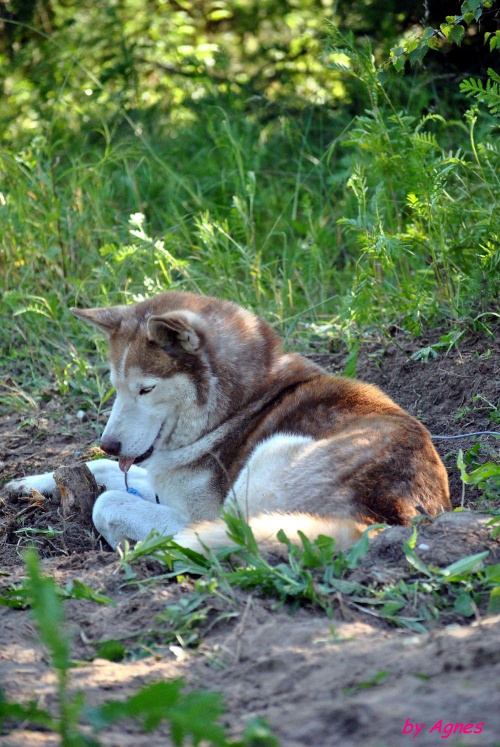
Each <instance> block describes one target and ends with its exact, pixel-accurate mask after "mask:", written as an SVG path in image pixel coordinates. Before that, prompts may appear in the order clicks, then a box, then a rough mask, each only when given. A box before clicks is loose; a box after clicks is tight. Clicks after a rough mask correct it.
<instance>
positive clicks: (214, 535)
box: [174, 511, 367, 553]
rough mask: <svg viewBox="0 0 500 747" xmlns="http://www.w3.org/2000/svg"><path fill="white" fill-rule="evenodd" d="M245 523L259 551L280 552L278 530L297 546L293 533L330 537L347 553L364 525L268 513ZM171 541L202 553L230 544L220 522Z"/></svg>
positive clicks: (198, 526) (191, 529) (339, 519)
mask: <svg viewBox="0 0 500 747" xmlns="http://www.w3.org/2000/svg"><path fill="white" fill-rule="evenodd" d="M248 524H249V526H250V528H251V530H252V532H253V535H254V537H255V540H256V541H257V543H258V544H259V547H261V548H262V549H263V550H273V551H274V550H281V551H283V550H284V549H285V548H284V545H283V543H282V542H280V541H279V540H278V539H277V537H276V535H277V533H278V531H279V530H280V529H282V530H283V531H284V532H285V534H286V536H287V537H288V539H289V540H290V541H291V542H294V543H300V539H299V537H298V534H297V532H298V531H301V532H303V533H304V534H305V536H306V537H307V538H308V539H309V540H311V541H314V540H315V539H316V538H317V537H318V536H319V535H320V534H324V535H326V536H327V537H333V538H334V540H335V542H336V548H337V549H338V550H347V549H348V548H349V547H351V545H353V544H354V543H355V542H357V541H358V539H359V538H360V537H361V535H362V533H363V531H364V530H365V529H366V527H367V525H366V524H362V523H360V522H356V521H354V520H353V519H346V518H342V517H336V516H316V515H313V514H307V513H280V512H278V511H276V512H270V513H261V514H258V516H252V517H250V519H249V520H248ZM174 540H175V541H176V542H177V543H178V544H179V545H182V546H183V547H188V548H189V549H191V550H196V552H201V553H202V552H203V551H204V548H203V545H204V546H205V547H208V548H209V549H211V550H216V549H217V548H220V547H230V546H231V545H232V544H233V542H232V541H231V540H230V539H229V537H228V536H227V525H226V523H225V521H224V520H223V519H217V520H215V521H203V522H201V523H199V524H194V525H193V526H191V527H188V528H187V529H183V530H181V531H180V532H178V533H177V534H176V535H175V537H174Z"/></svg>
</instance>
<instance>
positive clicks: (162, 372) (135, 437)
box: [71, 292, 280, 472]
mask: <svg viewBox="0 0 500 747" xmlns="http://www.w3.org/2000/svg"><path fill="white" fill-rule="evenodd" d="M71 311H72V312H73V314H75V316H77V317H79V318H80V319H83V320H84V321H86V322H89V323H90V324H93V325H95V326H97V327H98V328H99V329H101V330H102V331H104V332H105V333H106V334H107V335H108V338H109V347H110V374H111V383H112V384H113V386H114V387H115V389H116V400H115V402H114V404H113V408H112V411H111V415H110V417H109V420H108V423H107V425H106V428H105V429H104V432H103V435H102V440H101V446H102V448H103V450H104V451H106V452H107V453H108V454H112V455H115V456H118V457H119V462H120V468H121V469H122V470H123V471H125V472H126V471H127V470H128V469H130V466H131V465H132V464H133V463H137V464H138V463H140V462H144V461H146V460H147V459H149V458H150V457H151V455H152V454H153V451H154V449H155V448H157V447H158V446H159V445H160V444H164V443H165V442H167V441H169V440H172V442H173V445H174V446H183V445H186V444H188V443H192V442H193V441H195V440H196V439H197V438H199V437H200V436H201V435H202V434H203V433H205V432H207V431H208V430H210V428H212V427H214V426H215V425H217V424H218V422H221V421H222V420H223V419H224V417H226V416H227V414H228V412H230V411H231V410H234V409H238V405H241V404H242V403H244V401H245V400H247V401H248V400H249V399H250V398H251V397H252V396H253V395H254V394H255V392H256V391H257V390H258V389H259V388H260V386H261V385H262V380H263V377H264V378H265V372H266V371H267V370H269V368H270V365H271V363H272V360H273V358H274V356H275V353H276V351H277V350H279V347H280V343H279V338H278V337H277V336H276V335H275V334H274V332H273V331H272V330H271V329H270V327H269V326H268V325H267V324H266V323H265V322H263V321H262V320H260V319H258V318H257V317H255V316H254V315H253V314H251V313H250V312H247V311H244V310H243V309H241V308H239V307H238V306H235V305H234V304H232V303H228V302H223V301H219V300H217V299H212V298H208V297H205V296H196V295H194V294H189V293H177V292H170V293H164V294H161V295H159V296H155V297H153V298H152V299H149V300H148V301H143V302H141V303H137V304H133V305H131V306H113V307H109V308H99V309H71Z"/></svg>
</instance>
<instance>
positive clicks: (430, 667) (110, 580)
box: [0, 334, 500, 747]
mask: <svg viewBox="0 0 500 747" xmlns="http://www.w3.org/2000/svg"><path fill="white" fill-rule="evenodd" d="M438 337H439V334H436V335H435V336H434V337H432V336H430V337H429V338H428V339H424V340H419V341H418V342H415V341H412V340H410V339H406V338H404V337H401V336H399V337H398V338H397V339H396V342H397V346H396V345H394V344H392V343H389V344H387V345H385V344H384V345H381V343H380V341H375V340H374V341H368V342H367V344H366V346H365V347H364V349H362V351H361V352H360V356H359V361H358V376H359V378H362V379H365V380H367V381H370V382H373V383H376V384H378V385H380V386H381V387H382V388H383V389H385V390H386V391H387V392H388V393H389V394H390V395H391V396H392V397H393V398H394V399H395V400H396V401H397V402H398V403H399V404H401V405H402V406H403V407H405V408H406V409H407V410H408V411H409V412H411V413H412V414H414V415H416V416H417V417H419V418H420V419H421V420H422V422H424V424H425V425H426V426H427V427H428V428H429V430H430V431H431V433H434V434H443V435H453V434H456V433H459V432H464V433H468V432H471V431H475V430H499V426H498V425H497V424H495V423H493V422H492V421H491V420H489V419H488V417H489V414H490V412H491V408H488V407H483V404H484V402H483V400H476V402H475V403H474V402H473V397H474V396H475V395H481V397H483V398H484V399H485V400H488V401H489V402H491V403H493V404H494V405H496V406H498V391H499V388H500V376H499V363H498V338H496V339H492V338H488V337H484V336H482V337H474V336H469V337H467V338H465V337H464V338H462V339H461V340H460V343H459V347H458V348H454V349H452V350H450V351H449V353H448V354H447V355H445V354H444V353H443V352H440V353H439V357H438V358H437V359H432V358H431V359H430V360H429V362H428V363H424V362H422V361H414V360H410V359H409V357H408V356H410V355H411V354H412V353H414V352H415V351H416V350H417V349H419V348H422V347H425V346H426V345H428V344H429V343H431V342H433V341H435V340H437V339H438ZM403 351H404V352H403ZM313 357H314V358H315V360H317V361H318V362H320V363H322V365H324V366H325V367H327V368H329V369H330V370H333V371H337V372H338V371H340V370H342V367H343V361H344V359H345V351H339V352H337V353H332V354H321V355H315V356H313ZM74 409H75V412H73V405H72V403H71V402H70V403H69V404H67V403H64V402H61V401H60V400H52V401H51V402H49V403H48V404H46V405H45V407H44V408H43V410H41V411H40V412H37V413H34V414H33V415H26V413H23V414H17V413H15V414H7V415H4V416H2V417H1V419H0V441H1V444H2V446H1V447H0V469H1V472H0V478H1V479H2V482H4V481H7V480H8V479H11V478H13V477H16V476H20V475H23V474H30V473H36V472H42V471H47V470H49V469H53V468H54V467H56V466H58V465H59V464H62V463H65V464H70V463H72V462H73V463H74V462H79V461H83V460H85V459H86V458H90V457H91V456H92V453H94V452H93V450H94V448H95V443H96V434H97V433H98V432H99V428H100V426H101V424H102V423H103V422H104V420H105V418H104V417H103V418H101V419H97V418H95V417H94V416H92V415H90V414H89V415H88V416H87V418H86V419H85V420H84V421H83V422H80V421H79V420H78V419H77V417H76V409H77V407H75V408H74ZM61 410H64V413H63V414H62V415H61ZM461 412H463V413H464V414H463V415H462V416H461V417H457V414H459V413H461ZM101 421H102V423H101ZM478 440H480V441H481V442H482V443H484V444H485V446H484V449H485V450H490V452H491V456H492V457H494V456H495V449H498V442H497V441H496V440H495V439H493V438H485V437H480V438H479V439H478ZM471 444H472V440H471V439H465V438H464V439H457V440H454V441H436V446H437V448H438V450H439V452H440V454H441V455H442V457H443V459H444V460H445V464H446V465H447V467H448V470H449V474H450V484H451V488H452V500H453V503H454V505H455V506H457V505H459V504H460V502H461V500H462V486H461V483H460V479H459V475H458V470H457V469H456V454H457V452H458V449H459V448H462V449H467V448H468V447H469V446H470V445H471ZM485 453H486V451H485ZM449 455H451V456H450V457H449V458H447V457H448V456H449ZM496 456H497V458H498V453H497V454H496ZM1 499H2V501H3V504H2V507H1V509H2V518H1V527H0V567H1V569H2V570H3V571H4V572H6V573H8V574H9V575H5V576H2V577H1V579H0V581H1V584H2V585H7V584H10V583H17V582H18V581H19V580H20V579H21V578H22V575H23V567H22V565H21V560H20V552H21V551H22V548H23V547H24V546H25V545H26V544H27V542H28V541H33V542H35V544H36V545H37V547H38V550H39V552H40V554H41V555H42V556H43V557H44V558H45V559H44V570H45V571H46V572H48V573H51V574H53V575H54V576H55V577H56V579H57V581H58V582H59V583H60V584H62V585H65V584H66V583H67V582H69V581H72V580H74V579H78V580H80V581H82V582H83V583H86V584H88V585H89V586H91V587H92V588H94V589H98V590H101V591H103V592H104V593H105V594H107V595H108V596H110V597H111V598H112V599H113V600H114V602H115V605H114V606H101V605H98V604H95V603H94V602H91V601H83V600H74V599H71V600H68V601H66V602H65V608H66V615H67V620H68V630H69V632H70V633H71V637H72V640H73V657H74V659H75V660H78V661H80V662H82V663H83V664H82V665H81V666H78V667H76V668H75V669H74V670H73V671H72V679H71V682H72V687H74V688H75V689H81V690H83V691H84V692H85V694H86V697H87V700H88V702H89V703H90V704H97V703H99V702H102V701H103V700H104V699H109V698H120V697H125V696H127V695H130V694H132V693H133V692H135V691H136V690H137V689H138V688H139V687H141V686H142V685H144V684H146V683H148V682H153V681H157V680H159V679H164V678H168V679H170V678H173V677H178V676H182V677H184V678H185V679H186V680H187V682H188V684H189V686H190V687H192V688H203V689H210V690H217V691H221V692H223V693H224V695H225V699H226V703H227V706H228V713H227V717H226V722H227V724H228V726H229V728H230V731H231V733H232V734H233V736H236V735H237V734H240V733H241V730H242V728H243V725H244V723H245V721H246V720H247V719H248V718H250V717H252V716H257V715H258V716H262V717H264V718H266V719H267V720H268V722H269V723H270V725H271V727H272V728H273V730H274V731H275V732H276V734H277V736H278V737H279V738H280V739H281V742H282V744H283V745H287V746H288V745H290V746H291V747H299V745H306V744H308V745H309V744H314V745H321V746H323V745H324V746H325V747H329V745H343V746H344V745H345V746H346V747H350V746H351V745H353V746H354V745H360V744H363V745H368V746H373V747H377V746H379V745H391V747H392V745H395V746H396V747H397V746H398V745H406V744H409V743H410V742H412V741H413V740H412V735H404V734H403V733H402V729H403V726H404V724H405V721H406V719H407V718H409V719H410V721H411V722H413V723H414V722H419V723H420V724H421V723H425V724H426V726H425V727H424V729H423V730H422V732H421V734H420V735H419V736H418V737H417V739H416V740H415V742H416V743H418V744H421V745H437V744H441V743H442V735H440V733H439V732H437V731H434V732H433V733H432V734H430V733H429V730H430V728H431V727H432V726H433V725H434V724H435V723H436V722H439V720H440V719H442V723H443V725H444V724H446V723H450V722H453V723H463V724H468V723H474V724H478V723H482V722H484V727H483V730H482V733H481V734H479V735H477V734H462V735H458V734H456V735H452V736H451V737H450V738H449V739H448V740H447V742H448V743H449V744H453V745H456V746H457V747H458V745H493V744H495V740H496V739H497V738H498V734H499V733H500V714H499V713H498V708H497V703H498V682H499V681H500V653H499V647H498V640H499V634H500V616H496V617H494V616H491V615H490V616H488V615H487V614H486V613H485V612H484V611H483V610H480V611H479V615H478V616H477V617H476V618H472V621H471V619H469V621H468V622H467V624H463V623H464V619H463V618H461V619H460V618H459V617H458V616H457V615H453V614H450V615H448V616H446V615H445V616H443V618H442V619H440V620H439V621H437V622H436V624H435V626H433V627H432V626H431V629H430V632H429V633H425V634H415V633H412V632H408V631H404V630H401V629H397V628H394V627H390V626H389V625H388V624H387V622H386V621H384V620H380V619H378V618H376V617H369V616H368V615H366V614H364V613H363V612H361V611H358V610H356V608H354V607H353V606H349V605H347V604H345V603H342V600H341V599H340V600H339V602H338V604H336V605H335V609H334V617H333V618H328V617H326V615H324V614H323V613H321V612H318V610H317V609H313V608H307V607H305V608H301V609H299V610H298V611H296V612H295V613H294V614H291V612H290V610H289V609H288V608H287V607H281V608H278V607H277V605H276V600H274V599H268V598H264V597H261V596H259V595H258V594H253V595H251V596H249V595H248V594H246V593H243V592H241V591H238V590H235V592H234V594H235V597H234V600H233V603H232V606H231V612H232V613H234V614H233V617H231V618H226V619H222V620H220V621H219V622H217V623H216V622H215V620H216V618H217V617H218V613H219V612H224V611H227V608H226V607H225V605H224V603H223V602H222V601H217V600H215V601H214V609H213V610H212V611H211V613H210V616H209V619H208V620H207V622H206V623H205V624H204V628H203V629H204V630H206V631H207V632H206V635H205V636H204V637H203V641H202V643H201V645H200V646H199V647H198V649H195V650H183V649H182V648H180V647H179V646H176V645H172V644H171V643H168V644H167V643H162V630H163V631H164V632H165V631H167V628H166V627H165V623H161V622H159V621H157V620H156V618H157V616H158V615H161V613H162V612H163V610H164V609H165V607H166V606H167V605H169V604H172V603H176V602H178V601H179V600H180V599H181V598H182V597H183V596H185V595H186V594H188V593H189V592H191V591H192V589H193V583H192V582H191V581H189V580H187V581H184V582H182V583H177V582H176V581H174V580H166V579H162V580H159V581H157V582H156V583H153V584H152V583H149V579H150V578H151V577H152V576H155V575H156V574H158V573H159V572H160V568H159V566H158V564H157V563H155V562H153V561H147V560H146V561H142V562H141V563H140V564H138V565H137V566H134V570H135V571H136V572H137V577H136V579H135V581H134V583H132V584H130V583H128V582H127V579H126V577H125V575H124V573H123V570H121V568H120V566H119V562H118V560H117V557H116V555H115V554H114V553H112V552H111V551H110V550H109V549H108V548H107V547H106V545H105V543H103V542H101V540H100V538H99V537H98V536H97V534H96V532H95V531H93V530H91V529H83V528H82V526H81V524H80V523H79V522H72V521H66V520H64V518H63V516H62V513H61V511H60V505H59V504H58V502H57V500H54V501H50V500H47V499H46V500H44V501H43V500H40V501H33V500H26V499H16V500H13V499H11V498H9V496H7V494H6V491H5V490H4V491H3V492H2V493H1ZM493 504H494V502H488V504H487V505H488V506H492V505H493ZM465 505H466V507H468V508H478V506H479V507H480V508H483V509H484V508H485V507H486V504H485V503H484V501H482V502H481V501H480V502H478V500H477V494H476V493H475V492H474V491H472V490H470V489H469V488H467V490H466V492H465ZM486 521H487V519H486V518H485V516H484V514H483V515H481V514H477V513H473V514H470V513H465V514H449V515H447V516H443V517H440V518H439V519H438V520H436V521H434V522H427V521H425V520H424V521H422V523H421V526H420V527H419V543H420V544H422V545H424V548H425V549H419V550H418V553H419V555H420V557H421V558H422V560H424V561H425V562H426V563H428V564H435V565H438V566H441V567H442V566H444V565H446V564H449V563H452V562H454V561H455V560H458V559H459V558H461V557H464V556H466V555H471V554H474V553H478V552H483V551H484V550H488V551H489V553H490V555H489V557H488V562H491V563H495V562H496V563H498V562H500V550H499V541H498V539H497V540H493V539H492V538H491V530H490V528H489V527H487V526H486ZM33 529H34V530H44V531H49V530H53V531H52V532H49V534H45V535H42V534H37V533H33V532H32V531H30V530H33ZM409 534H410V529H409V528H404V527H394V528H391V529H389V530H387V531H385V532H383V533H381V534H379V535H378V536H377V537H376V538H374V540H373V541H372V543H371V548H370V551H369V553H368V555H367V556H366V557H365V558H364V560H363V561H362V563H361V565H360V566H359V568H358V569H357V570H356V571H354V572H352V574H351V578H352V579H353V580H357V581H359V582H360V583H363V584H367V583H384V582H388V581H394V582H395V581H398V580H400V579H405V578H407V577H408V576H409V575H410V568H409V566H408V563H407V561H406V558H405V556H404V553H403V550H402V544H403V542H404V541H406V540H407V539H408V537H409ZM459 623H460V624H459ZM162 626H163V627H162ZM332 626H333V628H332ZM0 629H1V630H2V637H1V647H0V681H1V682H2V686H3V687H4V688H5V691H6V695H7V696H8V697H9V698H13V699H17V700H19V701H27V700H30V699H34V700H36V701H37V703H38V704H39V705H40V706H41V707H49V708H55V704H56V701H55V686H54V685H55V679H54V675H53V673H52V672H51V670H50V667H49V664H48V660H47V655H46V652H45V651H44V650H43V648H42V647H41V646H40V644H39V643H38V641H37V638H36V631H35V627H34V623H33V621H32V620H31V618H30V613H29V611H28V610H14V609H9V608H2V607H0ZM151 631H155V635H154V636H151V635H149V634H150V632H151ZM167 632H168V631H167ZM108 639H115V640H116V639H118V640H120V641H122V642H123V644H124V645H125V647H126V648H127V651H128V652H129V653H128V654H127V656H126V658H125V659H124V660H123V661H121V662H110V661H107V660H104V659H100V658H98V657H97V658H96V652H97V649H98V645H99V642H101V641H103V640H108ZM153 639H154V644H151V640H153ZM164 640H167V635H166V634H165V637H164ZM152 652H153V653H152ZM381 672H383V673H385V674H383V676H379V675H380V673H381ZM367 683H368V684H367ZM369 683H372V684H371V685H370V684H369ZM0 740H1V742H0V743H1V744H6V745H16V746H17V745H25V744H30V745H38V744H40V745H41V744H43V745H44V746H45V745H52V744H56V743H57V742H56V740H55V738H54V737H53V736H52V735H50V734H49V733H47V732H45V731H43V730H36V729H33V728H32V729H30V728H28V727H27V726H26V725H24V726H22V727H19V728H18V729H16V730H14V731H12V732H11V733H9V734H5V735H4V736H3V737H1V738H0ZM101 740H102V743H103V744H105V745H110V746H111V745H118V744H120V745H141V746H142V745H144V746H146V745H147V746H148V747H156V745H165V744H169V740H168V734H167V732H166V731H165V730H162V729H160V730H158V731H156V732H154V734H150V735H144V734H142V733H141V732H140V731H139V730H138V729H137V727H136V726H135V725H134V724H133V723H130V724H125V725H123V724H122V725H120V726H116V727H113V728H112V729H109V730H108V731H106V732H105V734H104V735H102V736H101Z"/></svg>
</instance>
